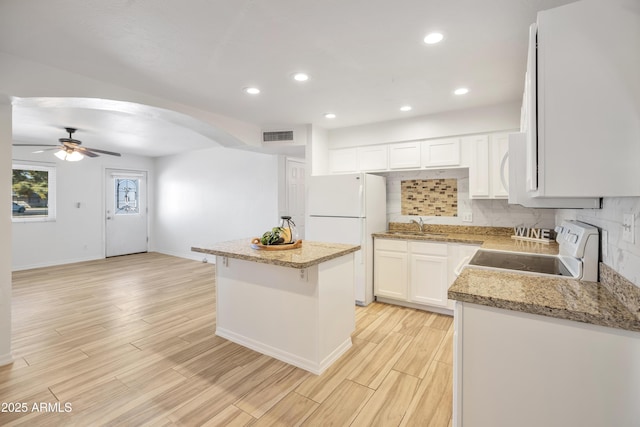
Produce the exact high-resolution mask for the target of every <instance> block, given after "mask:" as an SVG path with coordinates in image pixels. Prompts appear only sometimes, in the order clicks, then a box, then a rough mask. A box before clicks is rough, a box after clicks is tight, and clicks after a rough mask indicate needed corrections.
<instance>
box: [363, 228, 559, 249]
mask: <svg viewBox="0 0 640 427" xmlns="http://www.w3.org/2000/svg"><path fill="white" fill-rule="evenodd" d="M478 228H480V227H478ZM372 236H373V237H375V238H383V239H399V240H424V241H430V242H447V243H466V244H471V245H480V247H481V248H483V249H494V250H501V251H514V252H528V253H536V254H545V255H557V254H558V250H559V249H558V244H557V243H556V242H550V243H539V242H529V241H524V240H516V239H512V238H511V236H507V235H504V234H503V235H499V234H495V235H494V234H472V233H460V232H458V233H455V232H453V233H447V232H439V233H430V232H428V231H427V232H424V233H418V232H411V231H408V232H404V231H391V232H390V231H381V232H379V233H373V234H372Z"/></svg>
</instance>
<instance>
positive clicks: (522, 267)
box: [466, 221, 600, 282]
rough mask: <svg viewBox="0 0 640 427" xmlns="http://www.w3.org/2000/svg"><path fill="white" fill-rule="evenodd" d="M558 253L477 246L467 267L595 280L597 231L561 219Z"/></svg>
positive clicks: (596, 274) (597, 251)
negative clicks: (504, 249) (547, 253)
mask: <svg viewBox="0 0 640 427" xmlns="http://www.w3.org/2000/svg"><path fill="white" fill-rule="evenodd" d="M556 233H557V235H556V241H557V242H558V244H559V245H560V251H559V253H558V255H541V254H532V253H524V252H511V251H499V250H492V249H478V251H477V252H476V253H475V255H474V256H473V257H472V258H471V260H470V261H469V263H468V264H467V265H466V267H467V268H481V269H489V270H506V271H508V270H511V271H517V272H520V273H527V274H538V275H552V276H564V277H571V278H574V279H579V280H588V281H592V282H597V281H598V255H599V248H600V233H599V231H598V229H597V228H596V227H594V226H592V225H589V224H585V223H583V222H580V221H563V222H562V224H561V225H560V226H559V227H556Z"/></svg>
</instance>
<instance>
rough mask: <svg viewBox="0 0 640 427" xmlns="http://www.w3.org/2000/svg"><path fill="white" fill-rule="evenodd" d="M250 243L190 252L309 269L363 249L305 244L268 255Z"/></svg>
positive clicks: (265, 251)
mask: <svg viewBox="0 0 640 427" xmlns="http://www.w3.org/2000/svg"><path fill="white" fill-rule="evenodd" d="M250 242H251V239H250V238H246V239H241V240H231V241H228V242H220V243H215V244H213V245H211V246H209V247H206V248H198V247H192V248H191V250H192V251H193V252H200V253H204V254H209V255H216V256H224V257H229V258H237V259H243V260H246V261H253V262H259V263H262V264H272V265H279V266H282V267H291V268H308V267H312V266H314V265H317V264H320V263H322V262H325V261H329V260H331V259H334V258H338V257H341V256H343V255H347V254H349V253H352V252H356V251H358V250H359V249H360V246H357V245H344V244H340V243H321V242H310V241H304V242H303V244H302V247H300V248H298V249H290V250H281V251H267V250H259V249H253V248H252V247H251V245H250Z"/></svg>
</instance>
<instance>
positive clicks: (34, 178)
mask: <svg viewBox="0 0 640 427" xmlns="http://www.w3.org/2000/svg"><path fill="white" fill-rule="evenodd" d="M11 190H12V202H11V210H12V217H13V219H14V221H15V220H25V221H29V220H39V221H42V220H52V219H54V212H55V209H54V203H53V202H54V199H55V198H54V197H53V196H54V194H55V168H54V167H50V166H40V165H37V166H36V165H17V164H14V165H13V179H12V186H11Z"/></svg>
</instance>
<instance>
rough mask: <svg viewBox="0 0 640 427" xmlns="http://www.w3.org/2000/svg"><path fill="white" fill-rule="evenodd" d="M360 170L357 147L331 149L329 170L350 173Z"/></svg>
mask: <svg viewBox="0 0 640 427" xmlns="http://www.w3.org/2000/svg"><path fill="white" fill-rule="evenodd" d="M357 171H358V160H357V151H356V149H355V148H341V149H339V150H329V172H330V173H350V172H357Z"/></svg>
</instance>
